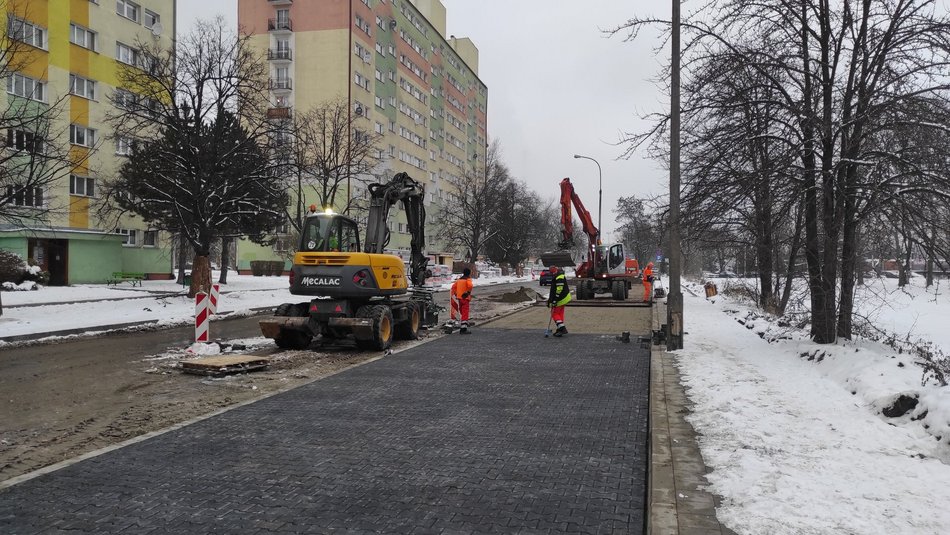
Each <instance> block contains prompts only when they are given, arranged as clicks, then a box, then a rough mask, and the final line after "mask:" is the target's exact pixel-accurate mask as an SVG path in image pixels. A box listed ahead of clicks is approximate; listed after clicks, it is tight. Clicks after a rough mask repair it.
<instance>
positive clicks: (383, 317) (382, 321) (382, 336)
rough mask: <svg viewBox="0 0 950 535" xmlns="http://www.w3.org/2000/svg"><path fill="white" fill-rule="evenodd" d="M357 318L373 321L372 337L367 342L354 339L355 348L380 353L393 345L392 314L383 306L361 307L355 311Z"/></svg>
mask: <svg viewBox="0 0 950 535" xmlns="http://www.w3.org/2000/svg"><path fill="white" fill-rule="evenodd" d="M356 317H358V318H370V319H372V320H373V337H372V338H370V339H368V340H360V339H358V338H357V339H356V347H358V348H360V349H375V350H376V351H382V350H384V349H386V348H388V347H389V346H390V344H392V343H393V313H392V310H390V309H389V307H388V306H385V305H363V306H361V307H360V308H359V310H357V311H356Z"/></svg>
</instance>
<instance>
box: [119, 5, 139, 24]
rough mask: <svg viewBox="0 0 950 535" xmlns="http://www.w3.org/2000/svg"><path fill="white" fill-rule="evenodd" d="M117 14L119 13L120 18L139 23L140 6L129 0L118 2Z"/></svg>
mask: <svg viewBox="0 0 950 535" xmlns="http://www.w3.org/2000/svg"><path fill="white" fill-rule="evenodd" d="M115 12H116V13H118V14H119V16H120V17H125V18H127V19H129V20H134V21H135V22H138V21H139V5H138V4H135V3H132V2H129V0H116V2H115Z"/></svg>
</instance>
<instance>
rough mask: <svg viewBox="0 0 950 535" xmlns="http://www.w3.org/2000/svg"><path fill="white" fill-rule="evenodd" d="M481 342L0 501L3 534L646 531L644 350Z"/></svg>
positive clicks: (596, 339)
mask: <svg viewBox="0 0 950 535" xmlns="http://www.w3.org/2000/svg"><path fill="white" fill-rule="evenodd" d="M542 334H543V328H542V329H540V330H537V331H524V330H522V331H518V330H497V329H496V330H493V329H488V328H486V329H476V331H475V334H473V335H471V336H467V337H463V336H459V335H454V336H451V337H445V338H442V339H440V340H437V341H434V342H431V343H428V344H424V345H422V346H420V347H417V348H415V349H412V350H409V351H406V352H404V353H399V354H395V355H391V356H389V357H387V358H384V359H381V360H378V361H375V362H372V363H370V364H367V365H364V366H361V367H359V368H355V369H352V370H349V371H346V372H344V373H341V374H339V375H336V376H333V377H330V378H327V379H324V380H321V381H317V382H314V383H310V384H308V385H305V386H303V387H299V388H297V389H294V390H291V391H289V392H286V393H283V394H280V395H277V396H273V397H270V398H267V399H264V400H262V401H259V402H257V403H253V404H251V405H246V406H243V407H240V408H238V409H235V410H232V411H229V412H226V413H224V414H221V415H218V416H215V417H212V418H209V419H207V420H203V421H200V422H197V423H195V424H192V425H189V426H187V427H184V428H181V429H178V430H175V431H171V432H168V433H165V434H163V435H160V436H158V437H154V438H152V439H149V440H146V441H143V442H139V443H136V444H133V445H130V446H127V447H124V448H121V449H119V450H115V451H112V452H109V453H106V454H103V455H100V456H98V457H94V458H92V459H88V460H85V461H82V462H79V463H77V464H73V465H71V466H68V467H66V468H63V469H61V470H58V471H56V472H53V473H50V474H47V475H43V476H40V477H37V478H35V479H32V480H29V481H26V482H23V483H21V484H19V485H15V486H13V487H10V488H7V489H5V490H0V533H5V534H26V533H56V532H66V531H70V532H108V533H115V532H120V531H121V532H123V533H136V534H144V533H150V532H151V533H242V534H243V533H326V532H329V531H339V532H383V533H441V532H445V533H485V532H501V533H512V532H530V533H536V532H582V533H583V532H588V533H612V532H613V533H640V532H641V531H642V528H643V514H644V511H643V510H644V495H645V485H646V484H645V478H646V466H647V464H646V444H647V414H648V410H647V394H648V393H647V388H648V374H649V370H648V367H649V352H648V350H646V349H641V348H640V347H639V346H638V345H637V344H635V343H633V344H621V343H619V342H617V341H616V340H614V339H613V337H612V336H604V335H595V334H587V335H578V334H571V335H568V336H567V337H565V338H562V339H554V338H549V339H545V338H543V336H542Z"/></svg>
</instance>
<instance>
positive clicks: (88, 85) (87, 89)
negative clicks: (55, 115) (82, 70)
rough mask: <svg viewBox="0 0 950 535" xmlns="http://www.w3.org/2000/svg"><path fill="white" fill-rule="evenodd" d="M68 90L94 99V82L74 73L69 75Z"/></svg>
mask: <svg viewBox="0 0 950 535" xmlns="http://www.w3.org/2000/svg"><path fill="white" fill-rule="evenodd" d="M69 92H70V93H71V94H73V95H76V96H80V97H83V98H88V99H89V100H96V82H93V81H92V80H87V79H85V78H83V77H82V76H76V75H75V74H70V75H69Z"/></svg>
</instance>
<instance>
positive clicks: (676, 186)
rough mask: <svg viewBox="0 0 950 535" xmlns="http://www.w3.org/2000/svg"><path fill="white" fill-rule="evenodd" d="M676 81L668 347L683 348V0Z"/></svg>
mask: <svg viewBox="0 0 950 535" xmlns="http://www.w3.org/2000/svg"><path fill="white" fill-rule="evenodd" d="M672 18H673V39H672V45H673V57H672V61H673V63H672V67H673V69H672V70H673V83H672V84H671V92H670V93H671V94H670V97H671V98H670V100H671V103H670V253H669V257H670V274H669V276H670V293H669V295H668V296H667V298H666V330H667V333H666V349H667V350H668V351H675V350H677V349H683V291H682V289H681V288H680V272H681V267H680V259H681V251H680V0H673V17H672Z"/></svg>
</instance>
